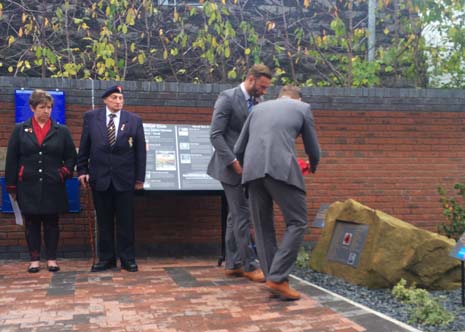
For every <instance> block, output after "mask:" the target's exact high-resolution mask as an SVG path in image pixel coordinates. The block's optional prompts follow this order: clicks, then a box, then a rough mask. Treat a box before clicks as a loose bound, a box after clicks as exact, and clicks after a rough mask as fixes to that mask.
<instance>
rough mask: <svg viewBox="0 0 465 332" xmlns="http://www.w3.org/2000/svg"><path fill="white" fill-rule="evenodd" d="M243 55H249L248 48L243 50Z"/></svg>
mask: <svg viewBox="0 0 465 332" xmlns="http://www.w3.org/2000/svg"><path fill="white" fill-rule="evenodd" d="M244 54H245V55H249V54H250V48H248V47H247V48H246V49H245V50H244Z"/></svg>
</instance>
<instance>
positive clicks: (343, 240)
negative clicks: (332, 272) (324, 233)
mask: <svg viewBox="0 0 465 332" xmlns="http://www.w3.org/2000/svg"><path fill="white" fill-rule="evenodd" d="M368 227H369V226H368V225H361V224H357V223H353V222H349V221H343V220H336V224H335V227H334V232H333V237H332V238H331V242H330V245H329V250H328V253H327V259H328V260H332V261H336V262H339V263H343V264H347V265H350V266H353V267H357V265H358V262H359V260H360V254H361V252H362V250H363V247H364V246H365V240H366V238H367V235H368Z"/></svg>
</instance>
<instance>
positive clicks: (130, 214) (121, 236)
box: [92, 185, 135, 261]
mask: <svg viewBox="0 0 465 332" xmlns="http://www.w3.org/2000/svg"><path fill="white" fill-rule="evenodd" d="M92 195H93V198H94V205H95V212H96V214H97V227H98V257H99V259H100V260H101V261H108V260H113V259H115V258H116V255H117V256H119V258H120V259H121V261H128V260H134V259H135V249H134V191H133V190H131V191H116V190H115V188H114V187H113V185H110V188H109V189H108V190H105V191H96V190H93V191H92ZM115 224H116V246H117V248H116V252H115V236H114V234H115Z"/></svg>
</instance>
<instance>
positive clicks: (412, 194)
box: [0, 82, 465, 257]
mask: <svg viewBox="0 0 465 332" xmlns="http://www.w3.org/2000/svg"><path fill="white" fill-rule="evenodd" d="M0 83H1V82H0ZM108 84H110V83H108ZM0 87H1V84H0ZM194 87H195V86H194ZM136 88H137V87H136ZM136 88H135V89H136ZM223 88H224V87H217V88H216V90H215V89H213V91H211V92H208V93H207V92H204V94H203V95H200V96H199V93H197V92H195V93H193V94H191V95H189V96H190V97H189V96H188V97H186V96H185V95H181V94H179V92H178V91H177V92H173V91H171V94H169V93H168V94H167V95H166V96H165V97H164V99H163V98H161V94H158V95H157V96H153V95H151V94H150V93H149V92H150V91H149V92H147V95H143V96H151V97H152V99H149V98H148V97H147V100H142V101H141V99H140V98H136V99H135V100H134V99H133V98H132V96H131V94H130V93H128V94H127V95H126V101H127V107H126V109H128V110H130V111H134V112H136V113H138V114H139V115H140V116H141V117H142V118H143V120H144V122H147V123H149V122H151V123H188V124H209V123H210V118H211V112H212V110H211V107H210V106H207V105H212V104H213V103H214V100H215V98H216V96H217V94H218V91H220V90H222V89H223ZM165 89H167V90H169V89H168V88H166V87H165ZM206 90H209V89H208V88H207V89H206ZM329 90H330V89H329ZM318 91H323V90H322V89H320V90H318ZM318 91H317V92H318ZM354 91H355V92H354V93H353V92H352V90H349V92H347V91H342V92H341V91H335V89H333V90H330V91H329V92H328V90H324V91H323V93H321V94H320V95H316V94H315V90H312V91H310V93H308V94H307V97H306V100H307V101H310V102H311V103H312V105H314V116H315V122H316V126H317V131H318V135H319V139H320V144H321V148H322V151H323V158H322V160H321V163H320V165H319V168H318V171H317V174H315V175H309V176H307V177H306V183H307V188H308V198H307V201H308V212H309V214H308V219H309V222H310V224H311V223H312V221H313V220H314V217H315V215H316V212H317V211H318V209H319V207H320V205H321V204H326V203H332V202H334V201H337V200H341V201H342V200H346V199H348V198H353V199H355V200H358V201H359V202H361V203H363V204H365V205H368V206H369V207H371V208H375V209H379V210H382V211H384V212H386V213H389V214H391V215H393V216H395V217H398V218H400V219H402V220H404V221H407V222H410V223H412V224H414V225H416V226H418V227H421V228H425V229H428V230H431V231H436V227H437V225H438V223H440V222H442V221H444V218H443V217H442V214H441V206H440V204H439V202H438V199H439V197H438V194H437V190H436V188H437V186H438V185H444V186H446V187H447V188H449V189H451V188H452V185H453V184H454V183H456V182H459V181H462V182H463V181H464V180H465V176H464V172H463V170H464V168H465V149H463V147H464V146H465V121H464V117H463V111H464V110H463V106H462V105H463V103H462V100H461V99H460V100H458V101H457V98H456V99H454V100H452V99H451V98H449V97H448V96H447V95H445V96H444V98H442V99H441V102H440V103H437V104H435V105H433V106H434V107H430V109H426V110H425V109H424V108H423V107H420V106H421V105H420V106H419V105H417V104H415V103H413V102H412V100H423V101H424V100H425V98H424V97H423V96H422V95H421V93H419V94H418V95H414V96H413V97H411V98H410V99H409V98H404V97H403V98H397V99H395V100H397V101H399V100H401V101H402V100H405V103H401V102H398V104H395V103H394V102H392V103H389V102H387V101H386V99H388V98H387V97H386V96H384V97H383V96H381V97H379V96H376V99H373V98H371V99H370V97H369V96H368V94H369V93H367V96H365V97H363V96H357V95H358V94H360V90H354ZM367 91H368V92H370V91H371V90H367ZM399 91H400V92H399V93H398V94H399V96H401V94H402V90H399ZM362 92H363V91H362ZM388 92H389V93H391V94H392V91H388ZM151 93H152V94H153V92H151ZM337 93H339V94H341V93H342V94H343V95H344V96H345V97H347V96H349V97H351V98H353V99H351V100H353V102H347V99H344V100H341V101H340V102H336V101H335V98H333V99H331V98H332V97H331V95H332V94H337ZM396 93H397V92H396ZM412 93H413V92H412ZM434 93H435V94H436V93H438V92H434ZM70 94H71V93H70ZM386 94H388V93H386ZM170 96H171V97H170ZM202 96H203V97H202ZM205 96H206V97H205ZM327 96H329V97H327ZM0 97H1V94H0ZM355 97H357V98H356V99H355ZM8 98H9V97H6V98H4V99H6V101H3V100H0V147H5V146H6V145H7V139H8V137H9V134H10V132H11V130H12V128H13V122H14V115H13V114H14V111H13V109H14V104H13V102H12V101H11V100H8ZM73 98H74V97H73V96H71V97H70V98H68V99H67V101H68V104H67V113H66V115H67V125H68V127H69V128H70V130H71V133H72V135H73V138H74V141H75V143H76V146H78V145H79V137H80V133H81V125H82V115H83V112H85V111H86V110H87V109H89V108H90V106H89V105H90V103H89V102H88V101H83V102H82V103H81V104H80V102H79V101H77V100H78V99H77V98H75V99H73ZM170 98H171V99H170ZM166 99H170V100H171V102H173V103H176V102H177V101H179V100H180V101H181V102H179V103H180V104H181V105H180V106H172V105H168V106H167V105H164V100H166ZM73 100H74V103H73ZM131 100H132V102H131ZM154 100H157V101H158V105H157V103H156V102H154ZM360 100H362V101H363V100H365V101H366V103H361V101H360ZM380 100H383V103H380ZM392 100H394V99H392ZM451 100H452V101H453V103H452V104H451ZM349 101H350V100H349ZM448 102H449V104H448ZM141 103H145V105H140V104H141ZM425 103H426V102H425ZM370 106H371V107H370ZM297 148H298V151H299V155H300V156H301V157H303V156H304V154H303V151H302V149H303V147H302V145H301V144H300V143H298V144H297ZM81 206H82V208H83V210H82V212H81V213H77V214H66V215H64V216H62V218H61V221H60V223H61V229H62V231H61V240H60V248H62V249H63V250H65V249H66V250H68V249H69V250H68V251H67V252H71V254H70V255H81V254H82V252H84V251H86V248H88V227H87V219H86V216H87V202H86V196H85V193H84V192H82V191H81ZM220 212H221V204H220V198H219V197H214V196H203V197H199V196H182V195H150V196H138V197H137V198H136V240H137V244H138V246H139V247H140V249H142V251H143V249H147V251H148V252H151V253H153V254H156V250H155V251H154V250H150V248H152V249H153V248H156V247H157V246H160V247H165V248H169V247H170V246H177V245H191V246H194V247H195V246H196V245H198V246H202V245H213V247H212V248H216V250H217V251H216V252H214V253H213V254H217V253H218V252H219V241H220V234H221V227H220ZM276 213H277V230H278V232H279V233H280V234H281V233H282V231H283V223H282V219H281V216H280V214H279V210H277V211H276ZM319 232H320V230H319V229H311V234H309V235H307V236H306V239H307V240H316V239H317V237H318V234H319ZM24 246H25V241H24V234H23V228H22V227H20V226H16V225H14V220H13V217H12V215H10V214H3V213H0V257H1V256H8V257H10V256H12V255H13V256H14V254H15V253H18V252H22V251H24ZM214 250H215V249H214ZM192 254H195V252H192ZM21 255H24V254H23V253H21Z"/></svg>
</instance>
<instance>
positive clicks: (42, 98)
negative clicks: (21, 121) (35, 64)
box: [29, 89, 53, 108]
mask: <svg viewBox="0 0 465 332" xmlns="http://www.w3.org/2000/svg"><path fill="white" fill-rule="evenodd" d="M45 103H50V104H52V106H53V97H52V96H51V95H50V94H49V93H48V92H47V91H44V90H41V89H35V90H34V91H33V92H32V94H31V96H30V97H29V106H31V107H32V108H36V107H37V105H39V104H45Z"/></svg>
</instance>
